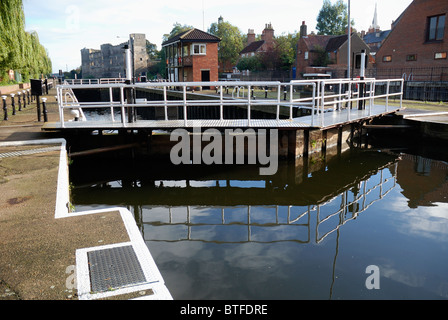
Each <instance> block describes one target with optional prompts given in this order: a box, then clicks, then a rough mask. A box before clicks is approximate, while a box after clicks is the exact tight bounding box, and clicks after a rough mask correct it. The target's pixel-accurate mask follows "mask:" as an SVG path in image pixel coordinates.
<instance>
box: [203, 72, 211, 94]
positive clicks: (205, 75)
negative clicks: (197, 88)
mask: <svg viewBox="0 0 448 320" xmlns="http://www.w3.org/2000/svg"><path fill="white" fill-rule="evenodd" d="M201 81H202V82H209V81H210V70H201ZM202 88H203V89H205V90H208V89H210V87H202Z"/></svg>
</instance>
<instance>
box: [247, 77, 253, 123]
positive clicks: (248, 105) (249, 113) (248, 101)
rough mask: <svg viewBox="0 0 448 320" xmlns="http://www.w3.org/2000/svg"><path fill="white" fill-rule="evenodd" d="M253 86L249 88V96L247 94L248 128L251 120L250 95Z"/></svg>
mask: <svg viewBox="0 0 448 320" xmlns="http://www.w3.org/2000/svg"><path fill="white" fill-rule="evenodd" d="M250 89H251V85H250V84H249V85H248V86H247V90H248V94H247V126H248V127H250V118H251V103H252V99H251V95H250Z"/></svg>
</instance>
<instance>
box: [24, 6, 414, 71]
mask: <svg viewBox="0 0 448 320" xmlns="http://www.w3.org/2000/svg"><path fill="white" fill-rule="evenodd" d="M331 1H332V3H334V2H335V0H331ZM411 2H412V0H351V1H350V3H351V5H350V13H351V18H352V19H353V20H354V21H355V26H354V27H355V28H356V30H358V31H361V30H368V28H369V26H370V25H371V24H372V20H373V15H374V12H375V4H377V6H378V22H379V25H380V27H381V29H382V30H389V29H390V25H391V23H392V21H393V20H396V19H397V18H398V17H399V15H400V14H401V13H402V12H403V11H404V10H405V9H406V8H407V6H408V5H409V4H410V3H411ZM347 3H348V0H347ZM23 4H24V11H25V23H26V27H25V28H26V31H37V33H38V35H39V40H40V43H41V44H42V45H43V46H44V47H45V48H47V50H48V52H49V55H50V59H51V60H52V63H53V72H58V71H59V70H63V71H70V70H73V69H76V68H78V67H80V66H81V49H83V48H90V49H99V48H100V46H101V44H104V43H111V44H113V45H117V44H120V43H123V42H125V41H127V40H128V39H129V34H131V33H144V34H146V39H147V40H149V41H150V42H152V43H154V44H156V45H157V48H158V49H159V50H160V48H161V44H162V37H163V35H164V34H167V33H169V32H170V31H171V30H172V28H173V25H174V24H175V23H180V24H182V25H190V26H193V27H195V28H198V29H201V30H204V31H207V29H208V28H209V27H210V25H211V24H212V23H213V22H217V21H218V18H219V17H220V16H222V17H223V19H224V21H226V22H229V23H231V24H232V25H234V26H236V27H238V28H239V29H240V31H241V32H242V33H244V34H245V33H247V31H248V29H254V31H255V33H256V34H261V32H262V31H263V29H264V26H265V24H267V23H271V24H272V27H273V28H274V30H275V34H276V35H281V34H288V33H293V32H297V31H298V30H300V25H301V24H302V21H305V22H306V24H307V26H308V32H311V31H315V30H316V18H317V16H318V14H319V11H320V9H321V8H322V4H323V0H275V1H271V0H269V1H268V0H226V1H218V0H188V1H186V0H169V1H161V0H159V1H154V0H127V1H125V0H76V1H74V0H45V1H42V0H23Z"/></svg>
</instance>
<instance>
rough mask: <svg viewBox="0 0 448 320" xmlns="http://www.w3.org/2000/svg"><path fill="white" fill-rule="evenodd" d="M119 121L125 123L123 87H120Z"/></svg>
mask: <svg viewBox="0 0 448 320" xmlns="http://www.w3.org/2000/svg"><path fill="white" fill-rule="evenodd" d="M120 104H121V123H122V124H123V126H125V125H126V113H125V111H124V88H123V87H120Z"/></svg>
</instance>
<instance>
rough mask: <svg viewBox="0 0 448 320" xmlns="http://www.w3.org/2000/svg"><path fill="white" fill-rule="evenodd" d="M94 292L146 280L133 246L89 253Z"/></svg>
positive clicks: (91, 281)
mask: <svg viewBox="0 0 448 320" xmlns="http://www.w3.org/2000/svg"><path fill="white" fill-rule="evenodd" d="M87 256H88V261H89V270H90V283H91V290H92V291H93V292H104V291H108V290H112V289H118V288H122V287H127V286H130V285H136V284H140V283H144V282H146V278H145V275H144V273H143V270H142V268H141V266H140V263H139V261H138V258H137V256H136V254H135V252H134V249H133V247H132V246H131V245H130V246H123V247H115V248H110V249H104V250H95V251H91V252H89V253H88V254H87Z"/></svg>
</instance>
